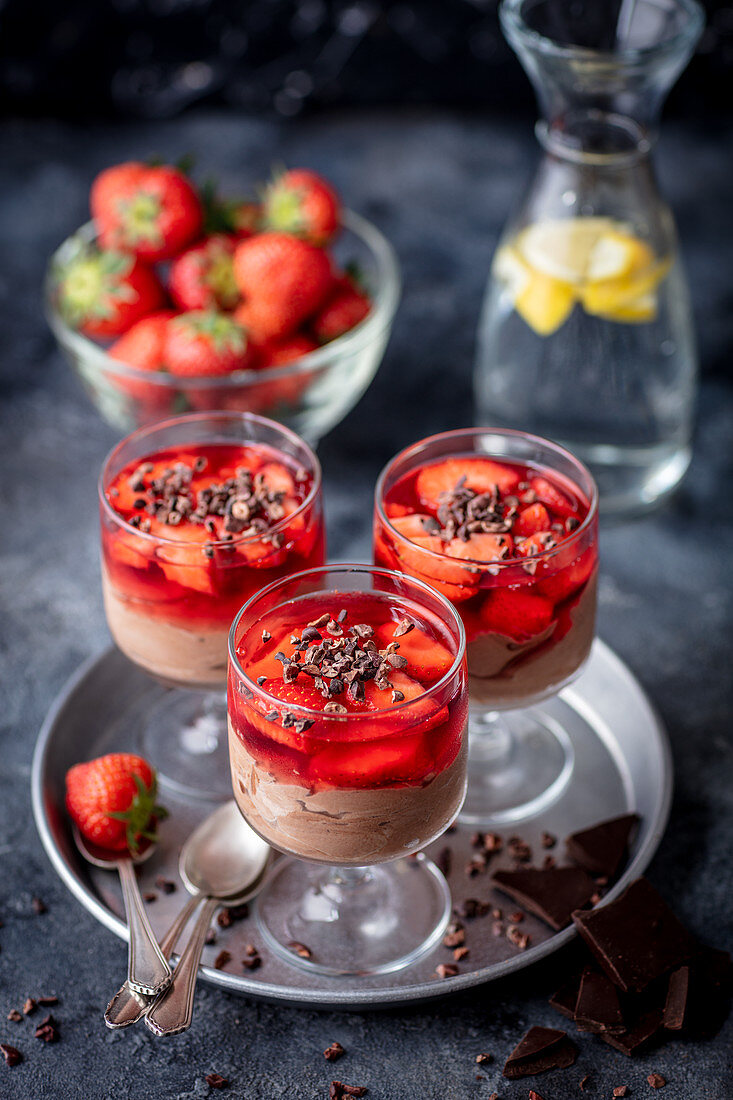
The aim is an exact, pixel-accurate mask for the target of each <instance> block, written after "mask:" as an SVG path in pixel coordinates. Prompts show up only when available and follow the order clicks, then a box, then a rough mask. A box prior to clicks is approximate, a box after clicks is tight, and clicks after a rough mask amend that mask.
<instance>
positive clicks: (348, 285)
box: [311, 275, 372, 344]
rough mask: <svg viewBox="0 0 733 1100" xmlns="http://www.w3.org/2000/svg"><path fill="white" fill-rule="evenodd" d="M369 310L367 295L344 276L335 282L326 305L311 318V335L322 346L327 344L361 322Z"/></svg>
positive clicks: (369, 304) (370, 305)
mask: <svg viewBox="0 0 733 1100" xmlns="http://www.w3.org/2000/svg"><path fill="white" fill-rule="evenodd" d="M371 308H372V304H371V302H370V300H369V298H368V297H367V295H366V294H364V293H363V292H362V291H361V290H359V288H358V287H357V286H356V285H355V284H354V283H353V282H352V280H351V279H350V278H349V277H348V276H347V275H345V276H343V277H342V278H340V279H337V280H336V282H335V284H334V288H333V290H332V292H331V294H330V295H329V296H328V298H327V300H326V304H325V305H324V306H323V308H322V309H321V310H320V312H319V313H317V314H316V316H315V317H314V318H313V320H312V322H311V328H312V329H313V334H314V336H315V337H316V339H317V340H319V341H320V342H321V343H322V344H327V343H328V341H329V340H335V339H336V338H337V337H338V336H343V334H344V333H345V332H349V330H350V329H352V328H354V326H355V325H358V324H359V322H360V321H363V320H364V318H365V317H366V316H367V314H368V313H369V311H370V309H371Z"/></svg>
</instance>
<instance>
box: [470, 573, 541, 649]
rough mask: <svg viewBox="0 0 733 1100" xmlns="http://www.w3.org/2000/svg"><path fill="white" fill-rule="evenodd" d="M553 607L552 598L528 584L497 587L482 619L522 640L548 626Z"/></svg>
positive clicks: (495, 629) (487, 625)
mask: <svg viewBox="0 0 733 1100" xmlns="http://www.w3.org/2000/svg"><path fill="white" fill-rule="evenodd" d="M553 611H554V607H553V603H552V600H549V599H547V598H546V597H545V596H540V595H536V594H535V593H533V592H528V591H527V590H526V589H525V588H513V587H506V588H494V589H492V590H491V592H490V593H489V594H488V596H487V597H486V599H485V601H484V603H483V604H482V606H481V620H482V622H483V624H484V629H487V628H488V630H490V631H491V632H492V633H494V634H502V635H505V636H506V637H508V638H514V639H515V640H516V641H518V642H522V641H527V640H528V639H529V638H534V637H536V636H537V635H538V634H542V633H543V631H545V630H547V628H548V626H550V624H551V623H552V616H553Z"/></svg>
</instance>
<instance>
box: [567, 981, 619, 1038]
mask: <svg viewBox="0 0 733 1100" xmlns="http://www.w3.org/2000/svg"><path fill="white" fill-rule="evenodd" d="M575 1023H576V1026H577V1028H578V1031H593V1032H602V1031H615V1032H619V1031H624V1030H625V1027H624V1018H623V1015H622V1014H621V1005H620V1004H619V999H618V993H617V992H616V987H615V986H614V984H613V982H611V981H609V979H608V978H607V977H606V975H605V974H601V973H600V971H598V970H595V969H593V968H592V967H590V966H587V967H586V968H585V970H584V971H583V974H582V977H581V979H580V989H579V990H578V999H577V1001H576V1004H575Z"/></svg>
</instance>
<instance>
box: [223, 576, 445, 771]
mask: <svg viewBox="0 0 733 1100" xmlns="http://www.w3.org/2000/svg"><path fill="white" fill-rule="evenodd" d="M343 611H346V617H345V618H344V619H343V621H342V622H338V621H336V630H337V631H339V630H340V631H341V632H342V633H341V634H339V633H332V632H331V629H330V628H329V627H328V626H327V625H324V626H322V627H319V628H318V634H319V635H320V639H330V640H332V641H333V640H335V639H337V638H343V639H345V641H346V642H348V641H349V640H350V639H351V638H353V637H354V635H353V634H352V633H351V632H350V627H352V626H357V625H358V626H359V627H362V626H364V625H366V626H367V627H369V628H371V630H372V631H373V633H372V634H371V636H370V637H369V638H367V637H362V638H357V644H358V645H359V646H360V647H361V646H362V645H364V644H368V643H369V642H372V643H373V644H374V646H375V647H376V649H377V650H379V651H382V652H383V653H384V652H386V650H387V647H388V646H389V645H390V643H396V644H397V646H398V648H396V649H395V650H394V652H395V653H396V654H397V655H398V656H399V657H400V658H404V659H405V661H406V663H403V662H402V661H399V662H398V664H399V665H400V666H401V667H393V668H392V669H391V671H390V673H389V676H388V679H389V684H390V685H391V686H390V687H386V688H385V687H380V686H379V684H380V677H379V676H377V677H374V678H371V679H369V680H367V681H366V682H365V683H364V684H363V689H364V690H363V697H360V698H354V697H353V695H352V693H351V692H350V691H349V690H348V686H347V685H346V684H344V688H343V690H338V691H337V692H336V693H335V694H332V693H330V692H329V693H328V694H326V692H327V691H328V688H329V686H331V688H332V691H333V687H332V679H331V678H329V677H328V676H325V675H324V677H322V678H321V680H320V684H319V683H318V682H317V681H316V677H315V676H314V675H312V674H309V673H307V672H303V671H301V672H299V673H298V675H297V677H296V679H295V680H294V682H291V683H288V682H286V679H287V678H289V676H288V673H287V672H285V677H286V679H284V678H283V675H284V663H283V660H282V657H285V659H286V660H285V664H287V663H288V662H289V659H291V658H292V657H293V655H294V654H295V652H296V650H297V639H300V637H301V635H302V633H303V630H304V629H306V628H307V625H308V624H309V623H313V622H315V621H317V620H318V619H319V618H320V617H321V616H322V615H324V614H328V615H331V616H333V617H334V619H335V620H336V619H337V616H338V615H339V612H343ZM398 624H402V625H398ZM405 624H410V627H411V629H410V630H409V632H404V628H405ZM395 632H397V636H396V637H395ZM291 638H292V639H296V644H294V643H293V641H291ZM307 638H308V634H306V639H307ZM318 644H319V640H318V639H311V640H310V642H309V645H316V646H317V645H318ZM278 654H280V655H281V657H280V659H278V657H277V655H278ZM237 656H238V658H239V661H240V664H241V666H242V668H243V669H245V670H246V673H247V676H248V678H249V680H250V681H254V682H256V683H258V685H259V687H260V691H261V692H262V693H263V694H259V693H258V692H256V691H252V690H251V689H250V690H248V689H247V686H246V685H245V684H242V682H241V679H240V677H239V675H238V674H237V672H236V671H235V670H234V669H233V668H231V667H230V672H229V699H230V708H229V709H230V718H231V722H232V726H233V729H234V731H235V733H236V735H237V737H239V739H240V740H241V741H242V743H243V745H244V747H245V748H246V750H247V752H248V753H249V755H250V756H251V757H253V758H254V760H256V761H257V765H258V767H260V768H262V769H263V770H265V771H267V772H268V773H269V774H270V775H272V776H273V777H274V778H275V779H276V781H277V782H278V783H285V784H297V785H300V786H305V787H309V788H312V789H323V788H328V787H350V788H357V789H365V790H372V789H376V788H380V787H395V786H422V785H424V784H425V783H428V782H430V781H431V780H432V779H434V778H435V776H436V775H437V774H439V773H440V772H442V771H443V770H444V769H446V768H447V767H449V766H450V764H452V763H453V761H454V760H455V758H456V756H457V755H458V752H459V750H460V747H461V739H462V735H463V730H464V727H465V722H466V700H465V691H464V690H463V688H464V683H465V679H464V677H465V671H461V672H460V673H459V674H458V676H457V677H455V676H454V677H451V678H450V679H449V682H448V684H447V685H443V687H442V688H438V689H437V690H436V692H435V693H433V694H432V695H428V694H426V692H428V691H429V689H430V688H431V687H432V686H433V685H435V684H438V682H439V681H440V680H441V679H443V677H445V675H446V674H447V673H449V672H450V669H451V667H452V665H453V662H454V659H455V643H454V642H453V640H452V639H451V637H450V636H449V635H448V633H447V631H446V630H445V627H443V626H442V625H441V623H440V621H439V620H438V619H437V617H435V616H433V615H431V614H430V613H429V612H428V611H427V610H424V609H418V608H417V607H416V605H414V604H413V603H412V602H409V601H404V602H403V601H402V600H397V599H395V598H394V597H389V596H386V595H379V594H377V593H368V594H367V593H336V592H334V593H333V594H331V595H330V596H328V597H325V596H324V595H323V594H318V595H314V596H306V597H303V598H300V599H297V600H294V601H292V602H290V603H288V604H285V605H283V606H281V607H278V608H277V609H276V610H275V611H272V612H269V613H266V614H265V615H264V616H263V617H262V618H261V619H260V620H259V621H258V622H257V623H256V624H255V625H253V626H252V627H251V628H250V629H248V630H247V632H246V634H245V635H244V636H243V637H242V639H241V640H240V642H239V644H238V646H237ZM304 660H305V656H304V652H303V651H301V657H300V663H301V664H302V662H303V661H304ZM327 667H328V666H327ZM347 679H348V676H347ZM240 685H241V687H240ZM393 692H397V695H393ZM356 694H357V695H361V693H360V692H357V693H356ZM400 696H402V697H403V699H400ZM393 698H396V699H397V702H393ZM329 704H330V705H331V706H332V705H333V704H337V705H338V706H340V707H342V708H343V713H338V714H334V713H330V714H329V713H328V712H327V711H326V710H325V708H326V707H327V706H329ZM303 708H308V712H304V710H303Z"/></svg>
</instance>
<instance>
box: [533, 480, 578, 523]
mask: <svg viewBox="0 0 733 1100" xmlns="http://www.w3.org/2000/svg"><path fill="white" fill-rule="evenodd" d="M529 487H530V489H531V490H532V491H533V492H534V493H535V495H536V497H537V499H538V500H539V501H540V503H541V504H544V505H546V507H547V508H549V509H550V511H551V512H552V513H553V515H554V516H556V517H558V518H560V519H568V517H569V516H577V514H578V509H577V508H576V507H575V505H574V504H573V503H572V501H571V500H569V499H568V497H566V496H565V493H563V492H562V491H561V490H560V489H558V487H557V486H556V485H553V484H552V482H551V481H550V480H549V479H548V478H546V477H533V478H530V482H529Z"/></svg>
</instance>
